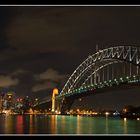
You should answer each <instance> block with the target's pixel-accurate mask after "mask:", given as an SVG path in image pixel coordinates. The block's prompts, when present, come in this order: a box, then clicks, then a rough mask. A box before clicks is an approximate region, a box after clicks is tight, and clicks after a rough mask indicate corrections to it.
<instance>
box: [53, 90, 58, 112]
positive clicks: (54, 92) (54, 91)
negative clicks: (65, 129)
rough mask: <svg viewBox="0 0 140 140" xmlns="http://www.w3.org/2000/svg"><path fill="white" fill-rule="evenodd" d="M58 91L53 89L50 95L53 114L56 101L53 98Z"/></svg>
mask: <svg viewBox="0 0 140 140" xmlns="http://www.w3.org/2000/svg"><path fill="white" fill-rule="evenodd" d="M58 94H59V93H58V89H57V88H54V89H53V93H52V112H53V113H55V111H56V100H55V96H56V95H58Z"/></svg>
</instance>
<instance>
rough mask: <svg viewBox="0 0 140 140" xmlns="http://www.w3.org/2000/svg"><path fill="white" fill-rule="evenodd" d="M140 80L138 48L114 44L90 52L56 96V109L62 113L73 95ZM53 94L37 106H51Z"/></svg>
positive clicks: (75, 97)
mask: <svg viewBox="0 0 140 140" xmlns="http://www.w3.org/2000/svg"><path fill="white" fill-rule="evenodd" d="M139 83H140V48H139V47H137V46H115V47H110V48H105V49H102V50H98V51H97V52H96V53H94V54H92V55H89V56H88V57H87V59H86V60H84V61H83V62H82V63H81V64H80V65H79V66H78V67H77V68H76V69H75V71H74V72H73V73H72V75H71V76H70V77H69V79H68V80H67V82H66V83H65V85H64V87H63V89H62V90H61V91H60V93H59V94H58V95H57V96H56V97H55V108H54V110H53V111H55V109H59V110H60V112H61V113H62V114H65V113H66V111H67V110H69V109H70V108H71V106H72V104H73V102H74V100H75V99H78V98H81V97H85V96H89V95H91V94H96V93H102V92H105V91H108V90H111V89H114V88H115V89H117V88H119V89H120V88H129V87H130V88H133V87H135V86H139ZM51 104H52V98H50V99H46V98H44V99H43V100H42V101H40V103H39V104H38V105H36V106H35V108H36V107H43V106H44V107H45V108H46V109H48V108H50V107H51Z"/></svg>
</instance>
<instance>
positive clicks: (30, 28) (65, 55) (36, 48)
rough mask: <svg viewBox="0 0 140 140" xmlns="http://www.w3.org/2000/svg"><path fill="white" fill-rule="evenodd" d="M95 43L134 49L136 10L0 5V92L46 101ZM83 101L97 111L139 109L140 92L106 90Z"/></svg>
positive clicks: (138, 35) (139, 39) (138, 33)
mask: <svg viewBox="0 0 140 140" xmlns="http://www.w3.org/2000/svg"><path fill="white" fill-rule="evenodd" d="M96 44H98V46H99V48H100V49H102V48H107V47H112V46H117V45H137V46H139V45H140V7H132V6H129V7H123V6H120V7H119V6H118V7H117V6H112V7H109V6H103V7H97V6H92V7H88V6H84V7H78V6H77V7H75V6H68V7H66V6H59V7H55V6H52V7H49V6H45V7H44V6H42V7H41V6H40V7H39V6H36V7H29V6H28V7H27V6H22V7H20V6H19V7H18V6H17V7H16V6H15V7H14V6H13V7H8V6H7V7H4V6H0V92H1V93H2V92H6V91H14V92H15V96H16V97H23V96H27V95H28V96H29V97H31V98H32V97H40V98H42V97H46V96H50V95H51V93H52V89H53V88H54V87H57V88H58V89H59V90H61V89H62V87H63V86H64V83H65V82H66V81H67V79H68V77H69V76H70V75H71V74H72V73H73V71H74V70H75V69H76V68H77V67H78V65H79V64H80V63H81V62H82V61H84V60H85V59H86V58H87V57H88V56H89V55H91V54H94V53H95V51H96ZM82 101H84V100H82ZM85 102H86V103H85V104H84V105H87V106H89V107H90V108H98V109H100V108H107V109H110V108H113V109H118V108H121V107H122V106H124V105H127V104H131V105H134V106H140V89H139V88H138V89H132V90H125V91H124V90H122V91H121V90H120V91H115V92H113V91H111V92H110V93H103V94H99V95H95V96H92V97H90V98H89V97H87V98H85ZM75 104H78V102H77V103H75ZM81 104H82V102H80V104H78V106H79V107H80V106H81Z"/></svg>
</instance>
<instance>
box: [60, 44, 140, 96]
mask: <svg viewBox="0 0 140 140" xmlns="http://www.w3.org/2000/svg"><path fill="white" fill-rule="evenodd" d="M105 60H110V61H111V60H113V61H123V62H124V61H125V62H128V63H132V64H134V65H136V66H140V48H138V47H136V46H116V47H110V48H107V49H103V50H99V51H98V52H96V53H95V54H93V55H90V56H89V57H88V58H87V59H86V60H85V61H83V62H82V63H81V64H80V65H79V66H78V67H77V68H76V70H75V71H74V72H73V73H72V75H71V76H70V77H69V79H68V81H67V82H66V84H65V85H64V88H63V89H62V91H61V92H60V95H61V96H62V95H65V94H66V93H68V92H70V91H72V90H74V88H75V86H74V85H75V83H77V82H78V80H79V79H80V78H81V74H82V73H84V72H85V70H86V69H87V68H89V67H94V66H95V65H96V64H97V63H99V62H103V61H105Z"/></svg>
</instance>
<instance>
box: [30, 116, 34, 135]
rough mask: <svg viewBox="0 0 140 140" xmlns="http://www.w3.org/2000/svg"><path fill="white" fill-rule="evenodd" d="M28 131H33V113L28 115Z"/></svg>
mask: <svg viewBox="0 0 140 140" xmlns="http://www.w3.org/2000/svg"><path fill="white" fill-rule="evenodd" d="M29 133H30V134H32V133H33V115H30V124H29Z"/></svg>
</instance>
